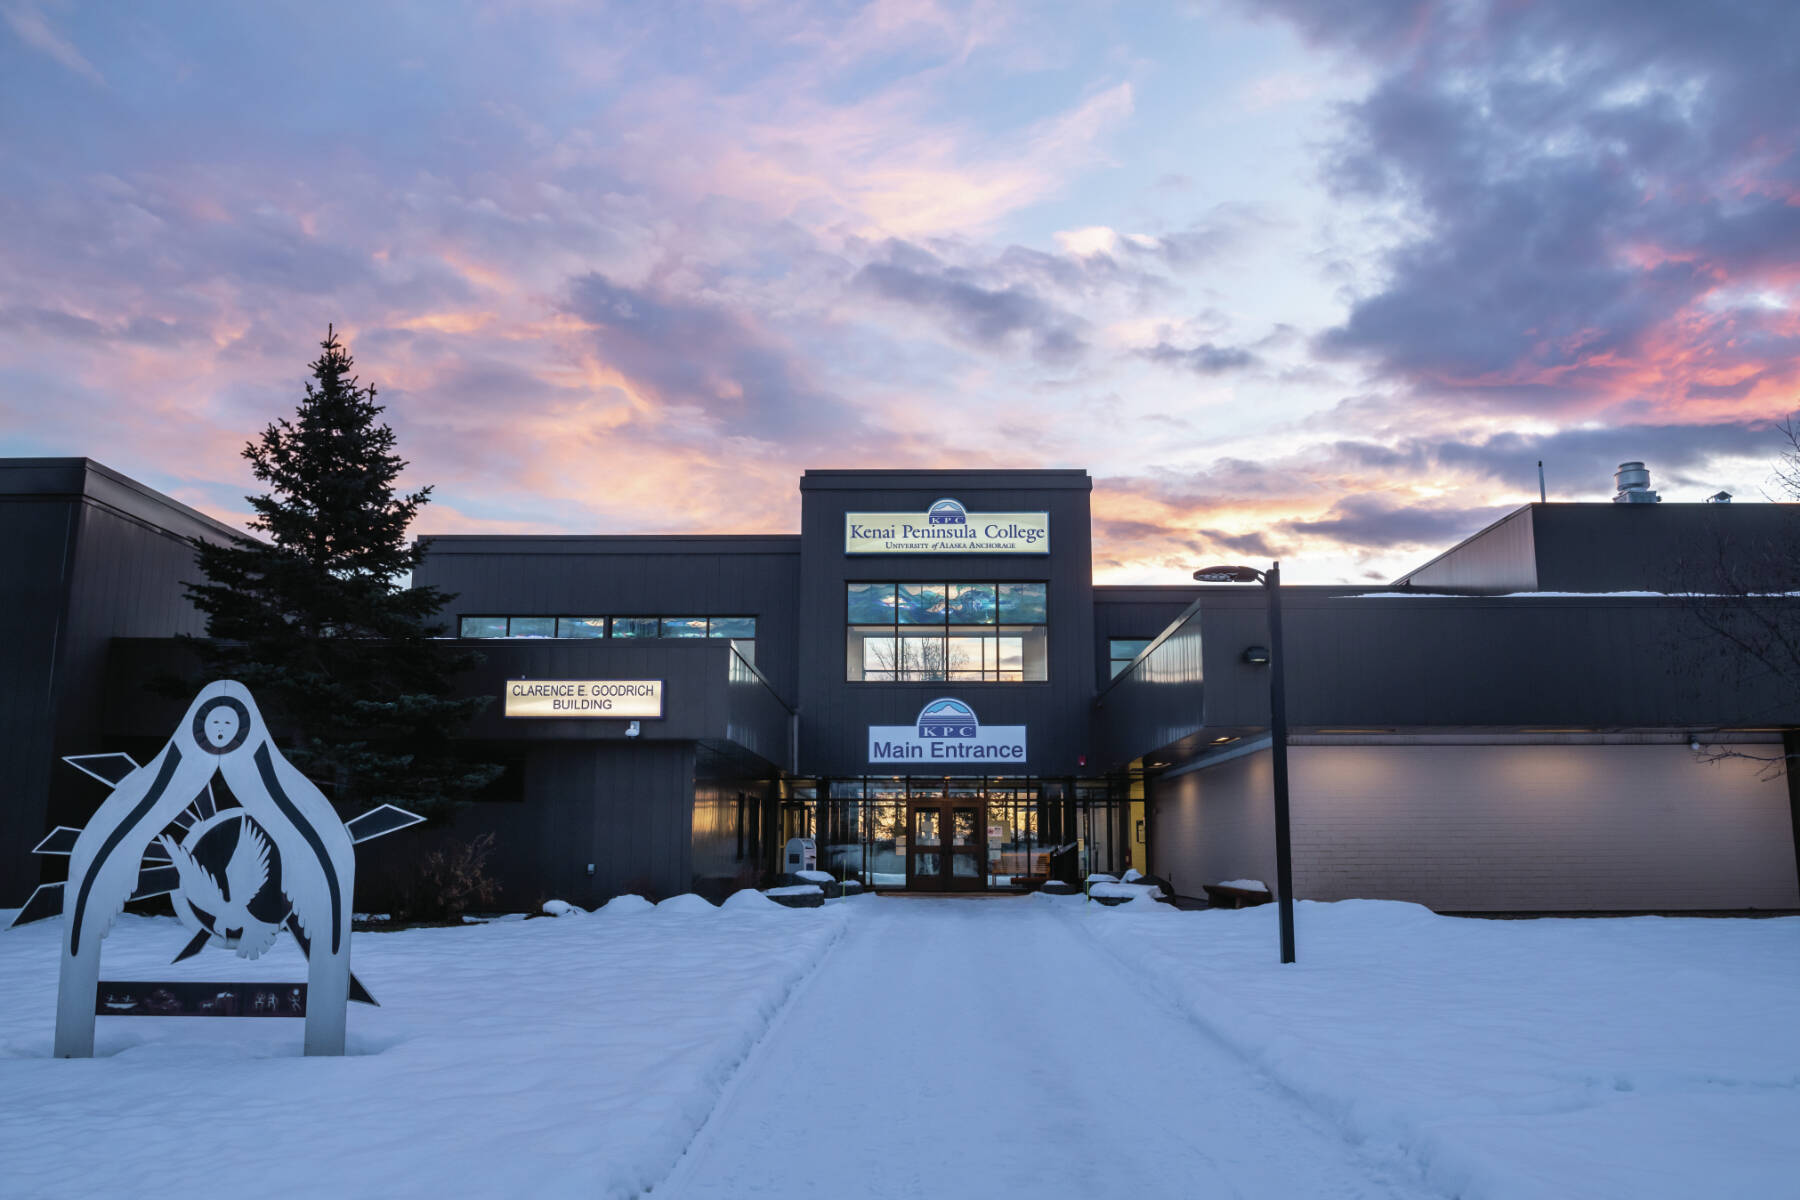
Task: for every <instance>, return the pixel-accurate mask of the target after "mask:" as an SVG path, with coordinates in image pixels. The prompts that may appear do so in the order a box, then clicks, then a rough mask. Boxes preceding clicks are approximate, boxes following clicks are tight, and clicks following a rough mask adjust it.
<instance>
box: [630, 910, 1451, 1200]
mask: <svg viewBox="0 0 1800 1200" xmlns="http://www.w3.org/2000/svg"><path fill="white" fill-rule="evenodd" d="M858 908H859V910H860V911H858V912H857V913H856V919H855V920H853V921H852V922H851V924H850V927H849V929H848V931H847V932H846V934H845V936H844V939H843V941H842V942H841V943H840V944H839V945H838V946H837V947H836V948H835V949H834V950H833V952H832V953H831V954H830V955H829V956H828V957H827V958H826V960H825V962H824V963H823V965H821V967H820V968H819V969H818V971H817V972H816V973H815V974H814V975H813V977H812V978H811V979H809V980H808V981H807V982H806V983H805V984H803V985H802V986H801V987H800V989H798V991H797V992H796V993H795V995H794V997H793V998H792V999H791V1000H790V1002H789V1004H788V1006H787V1008H786V1010H785V1011H784V1012H783V1013H782V1015H781V1016H780V1018H778V1020H777V1022H776V1024H775V1026H774V1027H773V1028H772V1029H771V1031H770V1032H769V1034H768V1035H767V1036H766V1037H765V1038H764V1040H763V1041H762V1043H761V1044H760V1045H758V1047H757V1048H756V1050H755V1051H754V1052H753V1053H752V1055H751V1057H750V1058H749V1059H748V1060H747V1061H746V1062H745V1063H744V1065H743V1067H742V1068H741V1069H740V1072H739V1074H738V1076H737V1078H736V1079H735V1080H734V1081H733V1082H732V1084H731V1085H729V1087H728V1088H727V1091H726V1095H725V1098H724V1100H723V1102H722V1103H721V1105H720V1107H719V1108H718V1109H717V1110H716V1111H715V1112H714V1114H713V1116H712V1117H711V1119H710V1120H709V1121H708V1123H707V1125H706V1127H705V1128H704V1129H703V1130H702V1132H701V1134H700V1136H699V1137H698V1138H697V1139H696V1141H695V1143H694V1145H693V1146H692V1147H691V1148H690V1149H689V1151H688V1153H687V1155H686V1156H685V1157H684V1158H683V1159H682V1161H681V1162H680V1163H679V1164H678V1165H677V1167H676V1169H675V1171H674V1173H673V1174H672V1175H671V1176H670V1178H669V1179H668V1180H666V1181H665V1182H664V1183H661V1184H659V1185H657V1187H656V1188H655V1189H654V1195H656V1196H659V1197H662V1196H667V1197H673V1198H677V1200H708V1198H719V1200H723V1198H744V1197H754V1196H782V1197H786V1198H793V1200H803V1198H805V1197H810V1196H834V1197H835V1196H849V1195H854V1196H867V1197H884V1196H894V1197H901V1196H904V1197H922V1196H935V1197H965V1196H966V1197H992V1196H1024V1195H1030V1196H1043V1197H1070V1198H1077V1197H1079V1198H1082V1200H1090V1198H1092V1200H1102V1198H1105V1197H1114V1196H1117V1197H1132V1198H1133V1200H1153V1198H1155V1197H1164V1196H1168V1197H1177V1196H1179V1197H1193V1196H1207V1197H1225V1196H1254V1197H1275V1196H1293V1197H1308V1198H1321V1197H1387V1196H1393V1197H1409V1198H1410V1197H1415V1196H1420V1195H1422V1194H1424V1193H1422V1192H1421V1191H1420V1189H1419V1185H1418V1184H1417V1183H1416V1182H1414V1181H1413V1180H1412V1179H1411V1177H1410V1176H1407V1175H1405V1174H1401V1173H1396V1172H1394V1171H1391V1170H1389V1169H1387V1168H1384V1167H1382V1166H1380V1165H1378V1164H1372V1163H1370V1162H1368V1161H1365V1160H1364V1159H1362V1158H1360V1157H1359V1156H1358V1153H1357V1151H1356V1150H1355V1149H1354V1148H1353V1147H1351V1146H1349V1145H1348V1144H1347V1143H1345V1142H1344V1141H1343V1140H1342V1139H1341V1138H1340V1137H1339V1136H1337V1135H1336V1134H1335V1133H1334V1132H1332V1131H1331V1130H1330V1129H1329V1128H1328V1127H1327V1126H1326V1125H1325V1124H1324V1123H1322V1122H1321V1121H1320V1120H1318V1119H1317V1118H1316V1117H1314V1116H1313V1115H1312V1114H1311V1113H1310V1112H1309V1111H1307V1110H1306V1109H1305V1107H1304V1106H1303V1105H1302V1104H1300V1103H1299V1102H1298V1101H1297V1100H1295V1099H1294V1098H1293V1097H1292V1096H1291V1095H1289V1094H1288V1093H1285V1092H1283V1091H1282V1090H1281V1089H1279V1088H1278V1087H1276V1086H1275V1085H1273V1084H1271V1083H1270V1082H1269V1081H1268V1080H1266V1079H1265V1078H1264V1077H1262V1076H1261V1075H1259V1074H1257V1073H1256V1072H1255V1071H1254V1070H1253V1069H1252V1068H1250V1067H1249V1066H1247V1065H1246V1064H1245V1063H1244V1061H1243V1060H1242V1059H1241V1058H1239V1057H1238V1056H1237V1055H1235V1054H1233V1053H1231V1052H1230V1051H1228V1050H1226V1049H1225V1048H1224V1047H1222V1046H1221V1045H1220V1044H1219V1043H1218V1042H1216V1041H1214V1040H1213V1039H1212V1038H1211V1037H1209V1036H1208V1035H1206V1034H1205V1033H1203V1032H1201V1031H1200V1030H1199V1029H1197V1028H1196V1027H1195V1026H1194V1025H1193V1024H1192V1023H1191V1022H1189V1021H1188V1020H1186V1019H1185V1018H1183V1017H1182V1016H1181V1015H1180V1014H1179V1013H1178V1012H1177V1011H1176V1010H1175V1009H1174V1008H1172V1007H1170V1006H1169V1005H1167V1004H1165V1003H1164V1002H1162V1001H1159V1000H1157V999H1155V998H1153V997H1150V996H1147V995H1145V994H1144V993H1143V992H1142V990H1141V989H1140V988H1138V987H1136V986H1134V984H1133V981H1132V980H1131V978H1130V977H1129V976H1128V975H1127V974H1126V973H1125V971H1124V969H1123V968H1122V967H1121V966H1120V965H1119V964H1118V962H1117V961H1116V960H1114V959H1112V958H1110V957H1108V956H1107V955H1105V954H1104V953H1103V952H1102V951H1101V950H1100V949H1099V948H1098V947H1097V946H1096V945H1095V944H1094V943H1093V941H1092V939H1091V938H1089V937H1087V936H1086V935H1085V934H1084V933H1083V932H1082V931H1081V930H1080V929H1079V928H1077V927H1076V925H1075V924H1074V922H1073V921H1072V920H1071V919H1070V917H1069V915H1067V914H1063V913H1059V912H1057V911H1055V909H1054V906H1052V905H1050V904H1046V903H1041V902H1034V901H1031V900H1019V899H987V900H960V899H958V900H926V899H900V898H894V899H887V898H883V899H876V900H870V901H864V902H860V903H859V905H858Z"/></svg>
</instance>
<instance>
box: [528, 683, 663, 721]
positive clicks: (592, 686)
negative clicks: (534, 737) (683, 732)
mask: <svg viewBox="0 0 1800 1200" xmlns="http://www.w3.org/2000/svg"><path fill="white" fill-rule="evenodd" d="M506 715H507V716H509V717H602V718H607V717H612V718H644V717H648V718H651V719H655V718H659V717H661V716H662V715H663V681H662V680H660V679H509V680H507V681H506Z"/></svg>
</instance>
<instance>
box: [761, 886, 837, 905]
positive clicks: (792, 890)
mask: <svg viewBox="0 0 1800 1200" xmlns="http://www.w3.org/2000/svg"><path fill="white" fill-rule="evenodd" d="M824 894H825V889H824V888H822V887H820V886H819V885H818V884H816V883H790V884H788V885H787V886H786V887H772V888H766V889H764V891H763V895H764V896H765V897H768V896H823V895H824ZM770 903H771V904H773V903H774V901H772V900H771V901H770Z"/></svg>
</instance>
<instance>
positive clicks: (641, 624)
mask: <svg viewBox="0 0 1800 1200" xmlns="http://www.w3.org/2000/svg"><path fill="white" fill-rule="evenodd" d="M458 630H459V633H460V635H461V636H462V637H466V638H603V637H607V636H611V637H615V638H655V637H664V638H725V639H729V640H730V642H731V645H732V648H733V649H735V650H736V651H737V652H738V654H739V655H741V656H742V657H743V659H744V661H745V662H748V663H750V664H751V665H753V666H754V665H755V663H756V618H755V617H613V618H612V619H611V620H610V621H609V620H608V619H607V618H605V617H463V618H461V619H460V620H459V622H458Z"/></svg>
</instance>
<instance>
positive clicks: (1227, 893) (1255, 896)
mask: <svg viewBox="0 0 1800 1200" xmlns="http://www.w3.org/2000/svg"><path fill="white" fill-rule="evenodd" d="M1205 886H1206V902H1207V903H1208V904H1210V905H1212V906H1213V907H1214V908H1255V907H1256V906H1257V905H1258V904H1267V903H1268V902H1269V901H1270V900H1273V899H1274V897H1273V896H1271V895H1270V894H1269V893H1268V892H1253V891H1251V890H1250V889H1249V888H1234V887H1220V886H1218V885H1217V884H1212V883H1209V884H1207V885H1205Z"/></svg>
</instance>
